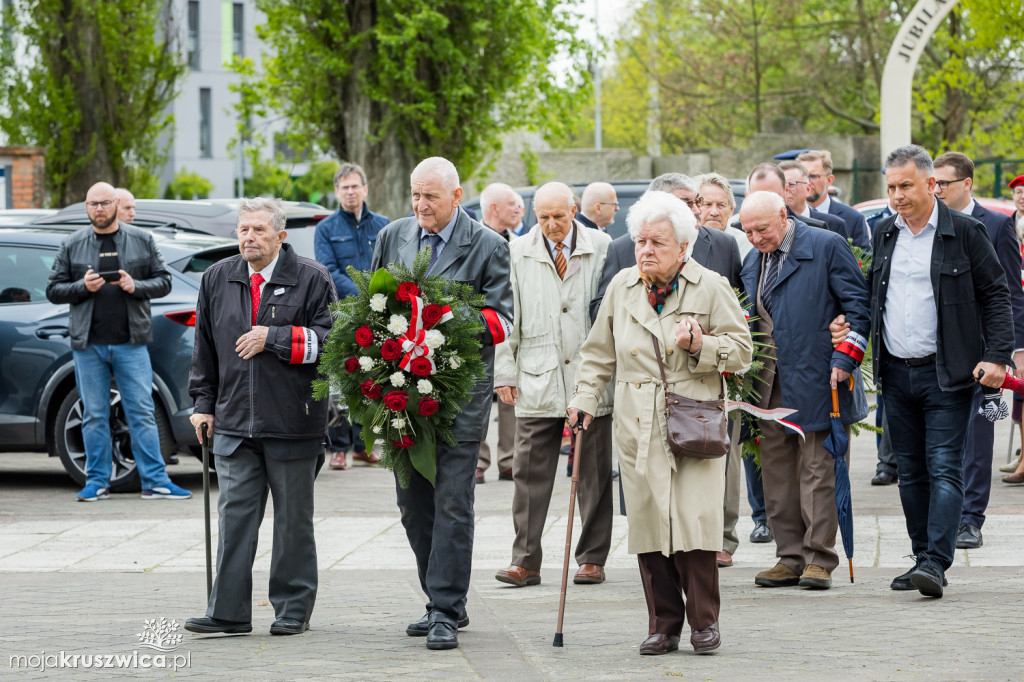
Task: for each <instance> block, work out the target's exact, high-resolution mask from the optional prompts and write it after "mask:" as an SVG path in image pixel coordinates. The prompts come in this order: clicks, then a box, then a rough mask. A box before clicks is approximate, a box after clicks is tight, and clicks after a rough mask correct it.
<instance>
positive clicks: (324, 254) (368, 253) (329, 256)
mask: <svg viewBox="0 0 1024 682" xmlns="http://www.w3.org/2000/svg"><path fill="white" fill-rule="evenodd" d="M389 222H391V221H390V220H388V219H387V218H385V217H384V216H382V215H380V214H379V213H373V212H372V211H370V209H368V208H367V207H366V203H365V202H364V203H363V212H362V217H360V219H359V221H358V223H357V222H356V216H355V214H354V213H349V212H348V211H346V210H344V209H342V208H339V209H338V210H337V211H335V212H334V213H332V214H331V215H329V216H327V217H326V218H324V219H323V220H321V221H320V222H319V223H317V226H316V236H315V237H314V239H313V248H314V253H315V254H316V259H317V260H318V261H319V262H320V263H323V265H324V267H326V268H327V271H328V272H329V273H331V279H333V280H334V287H335V288H336V289H337V290H338V298H339V299H342V298H345V297H346V296H348V295H349V294H355V293H358V289H356V285H355V283H354V282H353V281H352V278H351V277H349V276H348V273H347V272H345V268H347V267H348V266H350V265H351V266H352V267H354V268H355V269H356V270H369V269H370V259H371V258H372V257H373V248H374V247H375V246H376V245H377V233H378V232H380V231H381V229H382V228H383V227H384V226H385V225H387V224H388V223H389Z"/></svg>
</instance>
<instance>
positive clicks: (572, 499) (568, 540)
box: [551, 412, 583, 647]
mask: <svg viewBox="0 0 1024 682" xmlns="http://www.w3.org/2000/svg"><path fill="white" fill-rule="evenodd" d="M582 414H583V413H582V412H577V413H576V424H570V425H569V427H570V428H571V429H572V430H573V432H574V435H575V441H576V444H575V447H574V448H573V461H572V485H570V486H569V522H568V524H567V525H566V529H565V558H564V559H563V561H562V594H561V595H560V596H559V598H558V626H557V627H556V628H555V640H554V641H553V642H552V643H551V646H558V647H560V646H562V618H563V617H564V616H565V589H566V587H567V586H568V584H569V551H570V550H571V549H572V521H573V517H574V516H575V515H576V484H577V483H579V480H580V459H581V457H580V453H581V452H582V451H583V450H582V448H581V447H580V444H581V443H582V442H583V429H582V428H580V425H581V424H582V417H581V416H580V415H582Z"/></svg>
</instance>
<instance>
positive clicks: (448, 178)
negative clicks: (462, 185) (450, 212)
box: [409, 156, 459, 192]
mask: <svg viewBox="0 0 1024 682" xmlns="http://www.w3.org/2000/svg"><path fill="white" fill-rule="evenodd" d="M423 173H434V174H436V175H439V176H441V184H442V185H443V186H444V188H445V189H446V190H447V191H449V192H454V191H455V190H457V189H458V188H459V171H457V170H455V164H454V163H452V162H451V161H449V160H448V159H446V158H444V157H442V156H431V157H430V158H428V159H423V160H422V161H420V162H419V164H418V165H417V166H416V168H414V169H413V171H412V175H410V176H409V179H410V181H411V180H412V178H415V177H416V176H417V175H422V174H423Z"/></svg>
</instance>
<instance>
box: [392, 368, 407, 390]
mask: <svg viewBox="0 0 1024 682" xmlns="http://www.w3.org/2000/svg"><path fill="white" fill-rule="evenodd" d="M391 385H392V386H394V387H396V388H397V387H399V386H405V374H403V373H402V372H395V373H394V374H392V375H391Z"/></svg>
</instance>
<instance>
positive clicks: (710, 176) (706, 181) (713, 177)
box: [694, 172, 736, 211]
mask: <svg viewBox="0 0 1024 682" xmlns="http://www.w3.org/2000/svg"><path fill="white" fill-rule="evenodd" d="M694 181H695V182H696V183H697V186H698V187H703V186H704V185H714V186H715V187H717V188H718V189H720V190H722V191H723V192H725V196H726V201H728V202H729V210H730V211H735V210H736V196H735V195H734V194H733V193H732V185H730V184H729V179H728V178H726V177H725V176H724V175H722V174H720V173H715V172H711V173H705V174H704V175H698V176H697V177H696V178H694Z"/></svg>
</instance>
